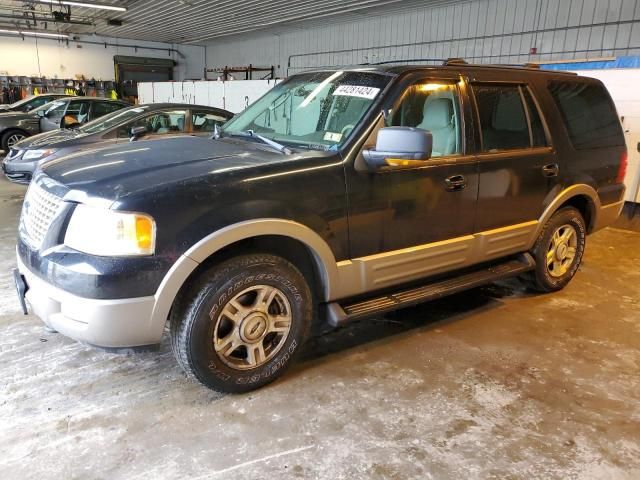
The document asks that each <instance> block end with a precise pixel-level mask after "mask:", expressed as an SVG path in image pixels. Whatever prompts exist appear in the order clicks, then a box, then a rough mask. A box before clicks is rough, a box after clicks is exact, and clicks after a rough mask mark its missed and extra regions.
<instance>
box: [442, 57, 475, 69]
mask: <svg viewBox="0 0 640 480" xmlns="http://www.w3.org/2000/svg"><path fill="white" fill-rule="evenodd" d="M442 64H443V65H444V66H446V67H450V66H453V65H469V62H467V61H466V60H465V59H464V58H447V59H446V60H445V61H444V62H443V63H442Z"/></svg>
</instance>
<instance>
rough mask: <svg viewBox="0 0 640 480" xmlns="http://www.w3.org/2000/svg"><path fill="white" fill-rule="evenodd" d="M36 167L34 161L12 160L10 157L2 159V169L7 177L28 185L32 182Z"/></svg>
mask: <svg viewBox="0 0 640 480" xmlns="http://www.w3.org/2000/svg"><path fill="white" fill-rule="evenodd" d="M35 167H36V165H35V163H34V162H12V161H11V158H9V157H7V158H5V159H4V160H3V161H2V171H3V172H4V175H5V176H6V177H7V179H9V180H10V181H12V182H14V183H21V184H23V185H28V184H29V182H31V178H32V177H33V172H34V170H35Z"/></svg>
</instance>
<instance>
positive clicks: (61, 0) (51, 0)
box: [34, 0, 127, 12]
mask: <svg viewBox="0 0 640 480" xmlns="http://www.w3.org/2000/svg"><path fill="white" fill-rule="evenodd" d="M34 1H35V2H37V3H48V4H51V5H66V6H69V7H84V8H97V9H98V10H111V11H113V12H126V11H127V9H126V8H125V7H116V6H115V5H105V4H104V3H88V2H75V1H71V0H34Z"/></svg>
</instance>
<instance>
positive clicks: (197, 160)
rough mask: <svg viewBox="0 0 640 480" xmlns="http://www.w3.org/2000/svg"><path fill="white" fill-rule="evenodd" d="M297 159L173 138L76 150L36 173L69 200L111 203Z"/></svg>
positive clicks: (244, 145)
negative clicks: (63, 189) (63, 191)
mask: <svg viewBox="0 0 640 480" xmlns="http://www.w3.org/2000/svg"><path fill="white" fill-rule="evenodd" d="M302 156H309V154H308V153H307V154H301V155H298V154H292V155H284V154H282V153H280V152H277V151H275V150H272V149H271V148H270V147H267V146H265V145H261V144H257V143H254V142H251V141H247V140H242V139H235V138H234V139H230V138H225V139H221V140H212V139H209V138H203V137H191V136H176V137H170V138H166V139H157V140H146V141H144V142H131V143H126V144H121V145H117V146H111V147H102V148H100V147H98V148H94V149H90V150H82V151H79V152H75V153H72V154H69V155H66V156H63V157H60V158H59V159H55V160H52V161H50V162H47V163H45V164H44V165H43V167H42V173H43V174H44V175H46V176H47V177H50V178H51V179H53V180H54V181H56V182H57V183H59V184H62V185H64V186H65V187H66V189H68V190H73V191H76V193H77V192H81V193H82V195H80V196H79V197H78V196H76V197H74V199H78V198H80V199H81V198H85V197H87V198H89V197H97V198H99V199H102V200H117V199H119V198H122V197H125V196H127V195H130V194H132V193H134V192H141V191H145V190H154V189H157V188H162V187H166V186H168V185H172V184H175V183H180V182H185V181H189V180H192V179H197V181H201V180H202V179H211V178H212V177H216V176H217V175H218V174H220V175H221V174H223V173H226V172H230V171H237V170H241V169H250V168H252V167H260V166H264V165H268V164H271V163H275V162H286V161H295V160H296V159H299V158H301V157H302ZM36 180H37V178H36ZM214 181H215V180H214ZM81 201H82V200H81Z"/></svg>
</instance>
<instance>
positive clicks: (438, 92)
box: [347, 76, 478, 289]
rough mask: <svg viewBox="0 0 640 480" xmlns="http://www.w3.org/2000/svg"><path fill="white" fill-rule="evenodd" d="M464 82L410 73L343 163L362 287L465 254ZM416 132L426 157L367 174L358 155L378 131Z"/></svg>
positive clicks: (473, 190)
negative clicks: (425, 143) (429, 148)
mask: <svg viewBox="0 0 640 480" xmlns="http://www.w3.org/2000/svg"><path fill="white" fill-rule="evenodd" d="M466 88H467V87H466V84H464V83H463V82H462V81H461V80H459V79H458V78H451V77H449V78H447V77H444V78H438V77H426V76H412V77H410V78H409V79H407V80H405V82H404V83H403V84H402V86H401V87H400V88H398V94H397V95H396V96H395V97H394V98H392V99H391V100H390V101H389V102H388V104H387V105H386V106H385V107H384V110H383V112H384V116H383V114H380V116H379V117H378V119H377V123H376V124H375V126H373V128H372V130H371V133H370V134H369V135H368V136H367V138H366V139H365V141H364V143H363V146H362V147H361V149H360V153H359V154H358V155H357V156H356V158H355V161H354V162H353V163H352V164H350V165H347V186H348V191H349V237H350V250H351V258H352V259H353V260H352V261H354V262H356V261H357V262H361V263H362V264H363V265H362V267H363V269H364V271H367V272H368V273H367V278H368V279H367V283H368V284H369V285H370V288H369V289H377V288H384V287H387V286H390V285H393V284H399V283H403V282H405V281H411V280H414V279H417V278H421V277H425V276H428V275H429V274H431V273H433V274H435V273H439V272H442V271H446V270H447V269H454V268H455V267H456V265H462V264H463V263H464V261H465V258H466V257H467V255H470V253H471V250H472V243H473V242H472V241H471V237H470V236H471V234H472V233H473V231H474V221H475V213H476V203H477V200H478V197H477V195H478V165H477V160H476V159H475V157H474V156H473V155H469V154H468V153H467V152H468V151H471V148H472V145H470V143H472V142H473V132H472V129H471V127H472V126H471V125H469V124H468V123H469V122H465V118H470V117H469V113H468V112H469V111H470V110H469V103H468V101H467V95H466V93H467V92H466ZM390 126H405V127H415V128H421V129H424V130H427V131H429V132H430V133H431V134H432V136H433V153H432V156H431V158H429V159H425V160H424V161H420V162H416V163H417V164H414V165H413V166H396V167H392V166H389V167H388V168H387V167H385V168H380V169H372V168H371V167H369V166H368V165H367V164H366V162H365V160H364V157H363V155H362V150H365V149H370V148H375V144H376V139H377V134H378V131H379V130H380V128H383V127H390Z"/></svg>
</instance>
